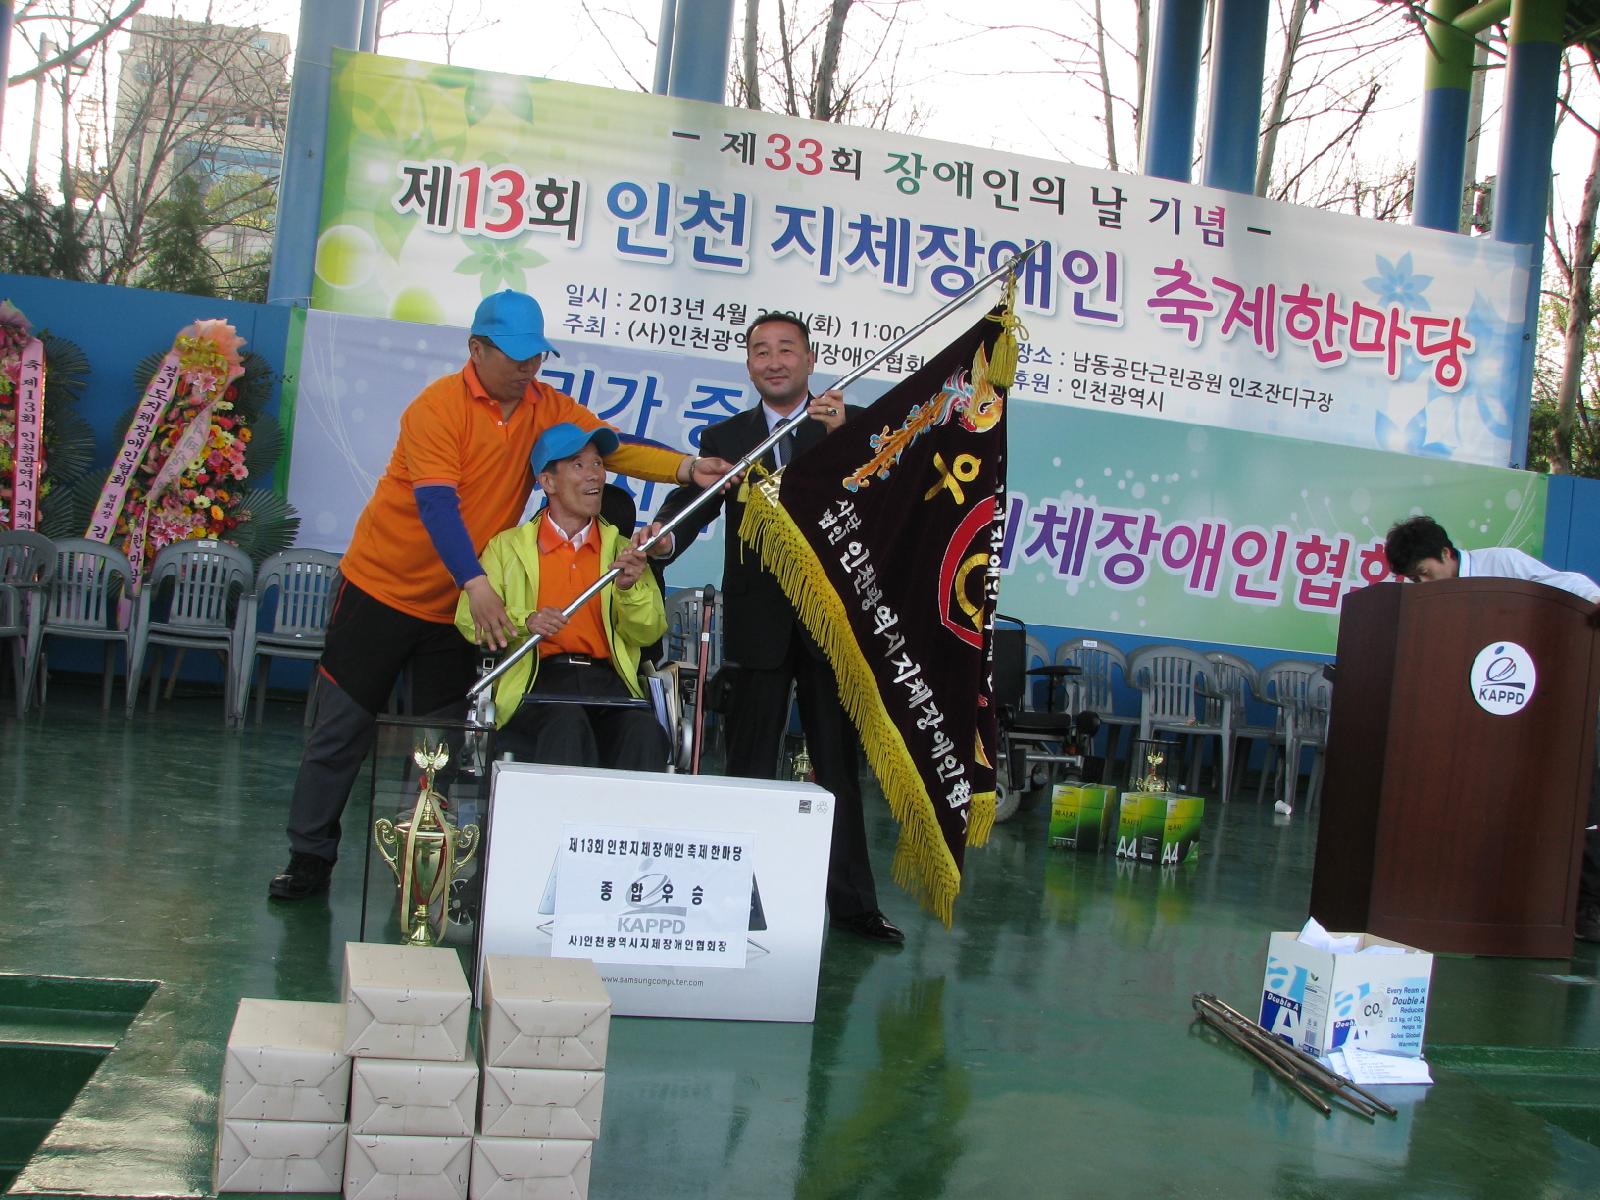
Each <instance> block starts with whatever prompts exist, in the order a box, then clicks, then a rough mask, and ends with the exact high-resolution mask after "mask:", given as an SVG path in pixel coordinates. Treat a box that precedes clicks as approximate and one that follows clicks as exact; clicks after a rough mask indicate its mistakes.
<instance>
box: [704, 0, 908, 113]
mask: <svg viewBox="0 0 1600 1200" xmlns="http://www.w3.org/2000/svg"><path fill="white" fill-rule="evenodd" d="M907 3H908V0H777V5H776V11H775V12H774V11H773V10H772V9H770V8H764V7H763V6H762V5H761V4H760V2H759V0H745V13H744V33H743V45H742V47H741V54H740V57H739V58H738V60H737V61H736V64H735V68H734V74H733V79H732V81H731V83H732V89H731V90H732V95H733V102H734V103H735V104H739V105H741V106H743V107H746V108H766V109H771V110H774V111H777V112H782V113H786V114H788V115H789V116H793V117H810V118H811V119H813V120H817V121H835V122H840V123H845V124H851V125H866V126H871V127H874V128H879V129H895V130H898V131H900V132H913V131H915V130H916V129H917V128H918V127H919V126H920V125H921V123H922V115H921V113H920V112H919V111H918V109H917V107H916V105H915V104H914V103H908V101H907V96H906V92H905V91H904V89H902V88H901V87H900V86H899V83H900V80H899V71H900V66H901V54H902V51H903V49H904V46H905V34H906V27H905V21H904V17H903V13H902V9H903V8H904V6H905V5H906V4H907ZM852 18H853V20H852ZM863 24H865V27H866V31H865V32H859V30H860V29H861V27H862V26H863Z"/></svg>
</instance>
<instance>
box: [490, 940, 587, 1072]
mask: <svg viewBox="0 0 1600 1200" xmlns="http://www.w3.org/2000/svg"><path fill="white" fill-rule="evenodd" d="M483 1012H484V1018H483V1065H484V1066H485V1067H547V1068H556V1069H558V1070H564V1071H598V1070H600V1069H601V1068H602V1067H604V1066H605V1065H606V1043H607V1042H608V1041H609V1039H610V1035H611V997H610V995H608V994H607V992H606V985H605V984H604V983H603V982H601V980H600V972H599V971H597V970H595V965H594V963H592V962H590V961H589V960H588V959H586V958H541V957H523V956H520V955H511V954H488V955H485V956H484V960H483Z"/></svg>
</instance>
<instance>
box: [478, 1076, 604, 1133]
mask: <svg viewBox="0 0 1600 1200" xmlns="http://www.w3.org/2000/svg"><path fill="white" fill-rule="evenodd" d="M605 1089H606V1076H605V1072H604V1071H550V1070H543V1069H540V1068H538V1067H487V1068H485V1069H484V1072H483V1108H482V1112H481V1120H480V1123H479V1125H478V1128H479V1129H480V1130H481V1131H482V1132H483V1133H485V1134H488V1135H491V1136H494V1137H513V1138H566V1139H576V1140H583V1139H588V1140H590V1141H593V1140H594V1139H595V1138H597V1137H599V1136H600V1105H601V1103H602V1101H603V1100H604V1098H605Z"/></svg>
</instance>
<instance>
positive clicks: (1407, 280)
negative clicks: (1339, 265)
mask: <svg viewBox="0 0 1600 1200" xmlns="http://www.w3.org/2000/svg"><path fill="white" fill-rule="evenodd" d="M1374 257H1375V258H1376V259H1377V262H1378V273H1377V274H1376V275H1373V276H1370V277H1369V278H1367V279H1363V280H1362V281H1361V282H1362V283H1364V284H1366V285H1367V287H1369V288H1371V289H1372V292H1373V293H1374V294H1375V295H1376V296H1377V297H1378V303H1380V304H1398V305H1399V306H1400V307H1401V308H1404V309H1408V310H1410V311H1411V312H1427V311H1428V301H1427V300H1426V299H1425V298H1424V297H1423V295H1422V293H1423V292H1425V291H1427V289H1428V285H1429V284H1430V283H1432V282H1433V276H1432V275H1413V274H1412V266H1411V255H1410V254H1409V253H1408V254H1402V255H1401V256H1400V257H1399V258H1398V259H1397V260H1396V261H1394V262H1390V261H1389V260H1388V259H1387V258H1385V257H1384V256H1383V255H1381V254H1378V255H1375V256H1374Z"/></svg>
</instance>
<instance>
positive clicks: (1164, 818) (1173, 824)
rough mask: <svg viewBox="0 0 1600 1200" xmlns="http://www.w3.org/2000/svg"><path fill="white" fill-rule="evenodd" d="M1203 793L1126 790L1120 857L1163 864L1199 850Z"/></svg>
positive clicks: (1119, 828)
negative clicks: (1200, 794)
mask: <svg viewBox="0 0 1600 1200" xmlns="http://www.w3.org/2000/svg"><path fill="white" fill-rule="evenodd" d="M1205 809H1206V802H1205V798H1204V797H1202V796H1190V795H1186V794H1184V793H1181V792H1127V793H1124V795H1123V797H1122V803H1121V805H1120V806H1119V808H1118V816H1117V857H1118V858H1132V859H1137V860H1139V861H1140V862H1159V863H1161V864H1162V865H1163V866H1171V865H1173V864H1174V863H1180V862H1186V861H1188V860H1189V859H1191V858H1193V857H1195V855H1196V854H1197V853H1198V846H1199V842H1200V820H1201V818H1202V817H1203V816H1204V815H1205Z"/></svg>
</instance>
